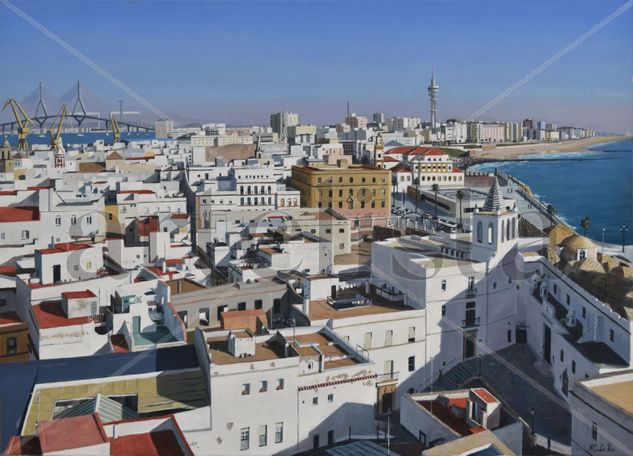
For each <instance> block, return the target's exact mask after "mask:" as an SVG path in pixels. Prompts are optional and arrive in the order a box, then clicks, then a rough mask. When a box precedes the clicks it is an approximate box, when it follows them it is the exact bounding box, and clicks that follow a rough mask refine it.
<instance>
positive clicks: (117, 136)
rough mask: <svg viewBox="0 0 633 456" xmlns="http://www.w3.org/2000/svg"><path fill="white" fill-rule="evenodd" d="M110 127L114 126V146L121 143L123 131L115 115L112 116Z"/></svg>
mask: <svg viewBox="0 0 633 456" xmlns="http://www.w3.org/2000/svg"><path fill="white" fill-rule="evenodd" d="M110 125H111V126H112V137H113V138H114V139H113V141H114V142H113V144H116V143H118V142H121V129H120V128H119V122H118V121H117V120H116V119H115V117H114V114H110Z"/></svg>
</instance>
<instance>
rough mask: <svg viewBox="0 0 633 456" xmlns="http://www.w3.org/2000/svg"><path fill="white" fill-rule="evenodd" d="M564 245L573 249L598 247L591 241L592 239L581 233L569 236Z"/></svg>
mask: <svg viewBox="0 0 633 456" xmlns="http://www.w3.org/2000/svg"><path fill="white" fill-rule="evenodd" d="M562 245H563V247H564V248H570V249H573V250H578V249H594V248H596V245H595V244H594V243H593V242H592V241H591V239H589V238H586V237H584V236H580V235H579V234H574V235H573V236H569V237H568V238H566V239H565V240H564V241H563V244H562Z"/></svg>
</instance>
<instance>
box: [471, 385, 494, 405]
mask: <svg viewBox="0 0 633 456" xmlns="http://www.w3.org/2000/svg"><path fill="white" fill-rule="evenodd" d="M473 393H475V394H476V395H477V396H478V397H479V398H481V399H482V400H483V401H484V402H486V403H488V404H495V403H497V402H499V401H498V400H497V398H496V397H494V396H493V395H492V394H490V393H489V392H488V390H487V389H486V388H477V389H474V390H473Z"/></svg>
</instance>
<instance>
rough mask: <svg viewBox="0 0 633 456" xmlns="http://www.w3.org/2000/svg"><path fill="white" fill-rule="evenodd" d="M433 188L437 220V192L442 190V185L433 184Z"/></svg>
mask: <svg viewBox="0 0 633 456" xmlns="http://www.w3.org/2000/svg"><path fill="white" fill-rule="evenodd" d="M431 190H433V193H435V220H437V192H439V191H440V186H439V185H437V184H433V185H431Z"/></svg>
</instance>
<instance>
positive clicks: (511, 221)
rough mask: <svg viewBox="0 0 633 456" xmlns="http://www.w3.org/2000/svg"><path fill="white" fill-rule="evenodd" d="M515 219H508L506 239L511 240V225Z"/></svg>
mask: <svg viewBox="0 0 633 456" xmlns="http://www.w3.org/2000/svg"><path fill="white" fill-rule="evenodd" d="M513 220H514V219H511V220H508V223H506V239H507V240H508V241H509V240H510V239H511V238H510V225H512V223H513Z"/></svg>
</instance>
